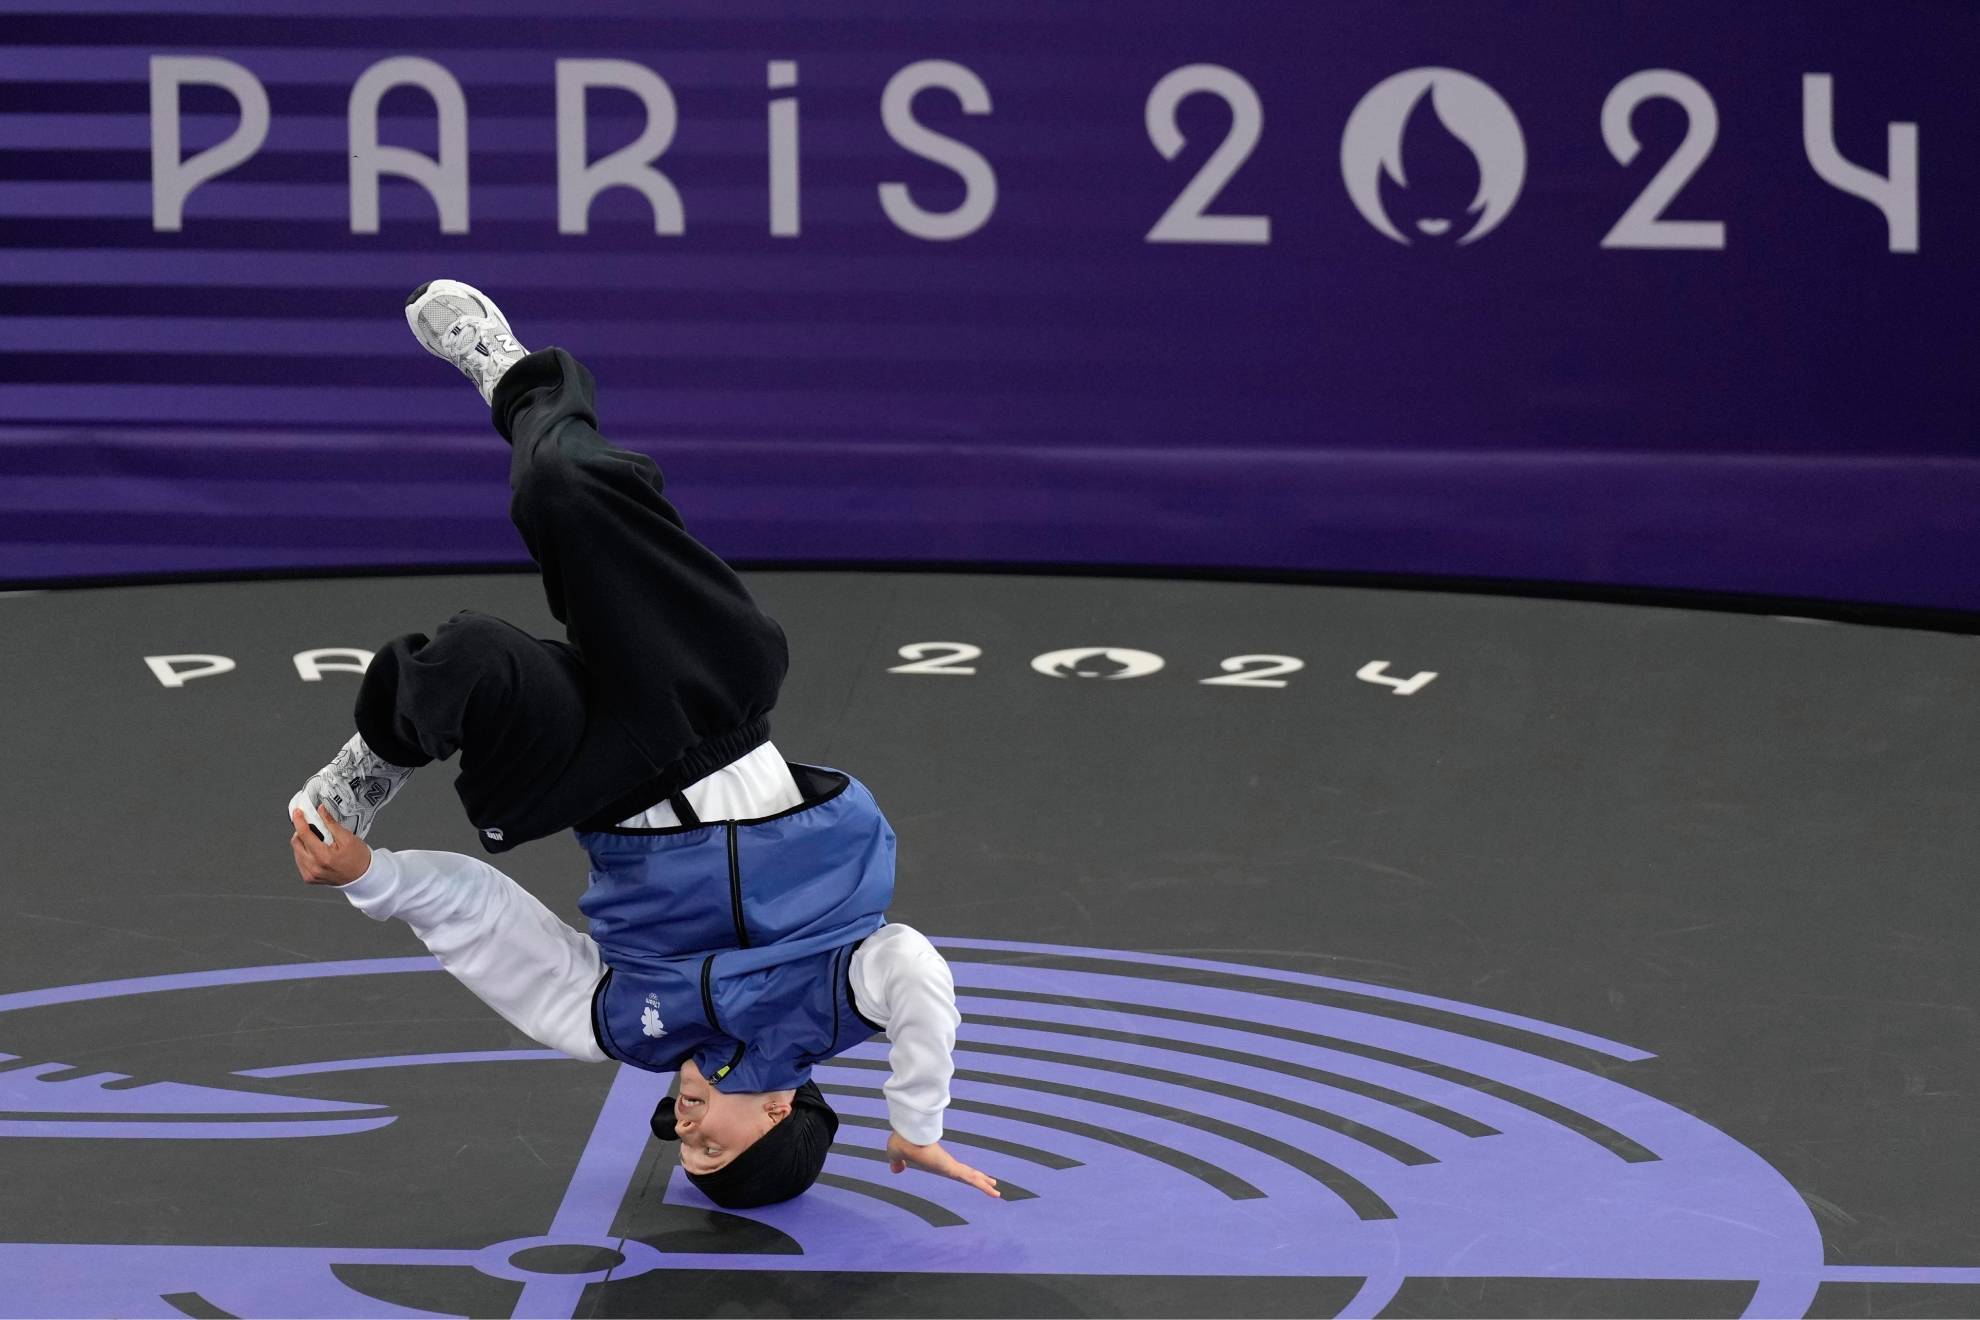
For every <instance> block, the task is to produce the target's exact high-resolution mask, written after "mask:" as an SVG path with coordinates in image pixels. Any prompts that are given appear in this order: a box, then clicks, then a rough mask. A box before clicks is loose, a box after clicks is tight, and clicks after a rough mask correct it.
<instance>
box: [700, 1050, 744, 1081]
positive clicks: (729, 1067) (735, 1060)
mask: <svg viewBox="0 0 1980 1320" xmlns="http://www.w3.org/2000/svg"><path fill="white" fill-rule="evenodd" d="M748 1049H749V1046H747V1045H737V1046H736V1052H735V1053H734V1054H731V1055H730V1056H729V1061H728V1062H727V1063H725V1064H723V1065H722V1066H721V1067H719V1068H717V1069H716V1070H715V1075H714V1076H713V1077H711V1078H709V1079H708V1080H709V1081H711V1082H719V1081H721V1080H722V1079H723V1078H724V1077H727V1076H728V1075H729V1074H730V1073H731V1072H732V1071H734V1070H735V1066H736V1065H737V1064H739V1063H741V1062H742V1056H743V1054H744V1052H745V1051H746V1050H748Z"/></svg>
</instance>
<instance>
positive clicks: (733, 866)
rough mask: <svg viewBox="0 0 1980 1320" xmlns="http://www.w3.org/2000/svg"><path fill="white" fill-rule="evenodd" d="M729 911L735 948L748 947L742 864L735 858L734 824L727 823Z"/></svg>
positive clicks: (732, 822)
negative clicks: (734, 921)
mask: <svg viewBox="0 0 1980 1320" xmlns="http://www.w3.org/2000/svg"><path fill="white" fill-rule="evenodd" d="M729 910H730V912H731V914H732V915H733V916H734V917H735V919H736V947H738V948H742V949H747V948H748V947H749V927H748V926H745V925H744V924H743V905H742V863H741V862H740V860H739V859H738V858H737V856H736V823H735V822H734V821H730V822H729Z"/></svg>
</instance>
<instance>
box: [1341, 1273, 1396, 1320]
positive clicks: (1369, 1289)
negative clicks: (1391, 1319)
mask: <svg viewBox="0 0 1980 1320" xmlns="http://www.w3.org/2000/svg"><path fill="white" fill-rule="evenodd" d="M1404 1277H1405V1276H1404V1275H1402V1274H1400V1273H1391V1274H1371V1275H1369V1276H1368V1277H1367V1278H1366V1279H1363V1280H1362V1281H1361V1287H1360V1288H1358V1289H1356V1290H1355V1294H1354V1296H1353V1297H1350V1298H1349V1299H1348V1304H1347V1305H1346V1306H1343V1307H1342V1308H1341V1309H1340V1310H1338V1311H1336V1312H1335V1313H1334V1320H1375V1317H1376V1316H1378V1315H1380V1314H1382V1310H1383V1308H1384V1307H1386V1306H1388V1304H1389V1303H1390V1302H1393V1301H1394V1300H1395V1299H1396V1294H1397V1293H1399V1292H1401V1291H1402V1286H1403V1280H1404Z"/></svg>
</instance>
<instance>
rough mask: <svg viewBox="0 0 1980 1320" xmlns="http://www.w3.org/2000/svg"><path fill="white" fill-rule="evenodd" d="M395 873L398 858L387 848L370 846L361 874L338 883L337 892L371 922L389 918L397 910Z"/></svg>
mask: <svg viewBox="0 0 1980 1320" xmlns="http://www.w3.org/2000/svg"><path fill="white" fill-rule="evenodd" d="M399 875H400V873H399V859H398V858H397V857H395V856H393V855H392V852H391V850H390V849H387V848H373V849H372V850H371V865H370V866H369V867H367V868H366V869H365V873H364V874H363V875H361V876H359V877H358V878H357V879H355V880H353V881H351V882H350V883H349V884H347V885H344V886H341V888H340V892H341V893H342V894H343V895H344V897H345V898H348V899H349V900H350V901H351V906H352V907H354V908H356V909H357V910H358V911H360V912H362V913H364V915H365V916H367V917H370V918H371V919H372V920H373V921H389V920H390V919H391V917H392V914H393V913H394V912H395V911H396V910H397V899H398V896H399V892H398V891H399Z"/></svg>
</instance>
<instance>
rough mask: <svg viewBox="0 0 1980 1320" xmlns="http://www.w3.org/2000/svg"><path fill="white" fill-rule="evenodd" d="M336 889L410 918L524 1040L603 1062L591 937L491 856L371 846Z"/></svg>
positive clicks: (378, 911)
mask: <svg viewBox="0 0 1980 1320" xmlns="http://www.w3.org/2000/svg"><path fill="white" fill-rule="evenodd" d="M343 894H344V897H345V898H348V899H349V900H351V903H352V904H353V905H354V906H355V907H356V908H357V910H358V911H360V912H362V913H364V914H365V915H366V916H367V917H370V918H371V919H372V920H373V921H385V920H387V919H389V918H392V917H397V918H398V919H399V920H401V921H403V922H405V923H406V924H407V925H408V926H411V927H412V929H413V934H415V935H417V936H419V938H420V940H421V942H423V943H424V944H425V945H426V947H427V948H429V949H431V950H432V951H433V953H434V956H436V957H437V958H439V959H440V965H441V966H442V967H444V968H446V969H447V970H448V971H449V972H451V973H452V974H453V975H454V978H455V979H456V980H458V981H459V982H460V983H461V984H462V985H465V986H466V987H467V988H468V989H470V990H472V991H474V993H475V994H476V995H477V996H478V997H479V998H480V999H481V1001H482V1002H483V1003H485V1004H487V1005H488V1006H489V1007H490V1008H492V1009H494V1010H495V1011H496V1012H497V1013H500V1014H501V1015H502V1016H503V1017H504V1018H506V1019H508V1021H509V1023H510V1025H512V1026H514V1027H515V1028H517V1029H518V1030H519V1031H522V1032H523V1033H524V1034H526V1035H528V1036H529V1037H530V1038H531V1039H533V1040H536V1041H538V1042H540V1043H542V1044H544V1045H548V1046H549V1047H550V1048H551V1049H554V1050H562V1051H563V1052H564V1053H565V1054H568V1055H570V1056H571V1057H572V1058H574V1059H583V1060H585V1061H586V1062H589V1063H600V1062H603V1061H604V1059H605V1052H604V1051H603V1050H601V1049H599V1048H598V1039H597V1037H596V1036H595V1035H593V1033H592V1030H591V994H592V991H593V990H594V989H596V988H597V985H598V979H599V977H600V976H602V975H603V974H604V967H603V965H602V963H601V961H600V959H599V956H598V946H597V945H596V944H594V943H593V942H592V940H591V937H590V936H588V935H584V934H582V933H580V932H578V931H576V930H573V929H571V927H570V926H568V925H566V924H565V923H564V922H563V921H561V920H559V919H558V917H557V916H556V915H555V914H554V913H552V912H551V911H550V909H549V908H547V907H545V906H543V904H542V903H540V902H538V901H537V898H536V896H535V895H534V894H531V893H530V892H529V891H528V890H527V889H524V888H523V887H522V886H521V885H519V884H517V883H516V882H515V881H514V880H511V879H510V878H509V877H508V876H506V875H503V874H502V873H501V872H500V871H498V870H496V869H495V868H494V867H492V866H490V865H489V864H488V863H486V862H484V861H480V860H478V859H476V858H473V857H467V856H463V855H462V854H460V853H450V852H423V851H416V850H408V851H405V852H393V851H392V850H390V849H387V848H373V849H372V850H371V867H370V869H369V870H367V871H366V872H365V873H364V874H363V875H361V876H359V877H358V878H357V879H356V880H353V881H351V883H349V884H347V885H345V886H343Z"/></svg>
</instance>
